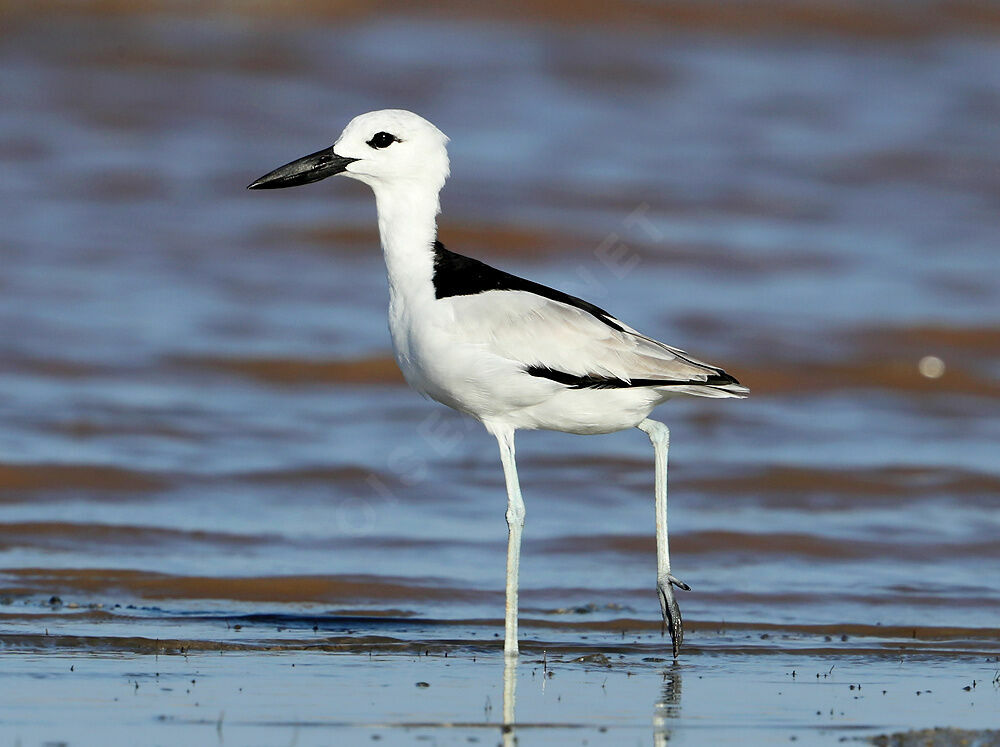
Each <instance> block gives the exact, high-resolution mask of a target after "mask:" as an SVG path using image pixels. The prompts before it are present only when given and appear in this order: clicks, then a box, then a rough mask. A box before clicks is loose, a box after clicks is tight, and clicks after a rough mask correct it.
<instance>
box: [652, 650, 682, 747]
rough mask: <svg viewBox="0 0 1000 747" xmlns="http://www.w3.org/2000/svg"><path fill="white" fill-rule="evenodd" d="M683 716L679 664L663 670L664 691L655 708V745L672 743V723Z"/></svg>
mask: <svg viewBox="0 0 1000 747" xmlns="http://www.w3.org/2000/svg"><path fill="white" fill-rule="evenodd" d="M680 715H681V668H680V665H678V664H677V662H674V663H673V664H671V665H670V666H668V667H666V668H665V669H664V670H663V689H662V690H661V691H660V699H659V700H658V701H657V703H656V705H654V706H653V744H654V745H655V747H661V745H665V744H666V743H667V742H669V741H670V722H671V721H674V720H676V719H678V718H679V717H680Z"/></svg>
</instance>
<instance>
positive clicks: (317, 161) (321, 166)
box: [247, 146, 358, 189]
mask: <svg viewBox="0 0 1000 747" xmlns="http://www.w3.org/2000/svg"><path fill="white" fill-rule="evenodd" d="M357 160H358V159H357V158H345V157H344V156H338V155H337V154H336V153H334V152H333V146H330V147H329V148H327V149H326V150H321V151H317V152H316V153H313V154H311V155H308V156H305V157H303V158H300V159H299V160H297V161H292V162H291V163H286V164H285V165H284V166H282V167H280V168H277V169H275V170H274V171H272V172H271V173H270V174H265V175H264V176H262V177H261V178H260V179H258V180H257V181H255V182H254V183H253V184H251V185H250V186H249V187H247V189H281V188H282V187H296V186H298V185H299V184H309V183H310V182H318V181H319V180H320V179H326V178H327V177H328V176H333V175H334V174H339V173H341V172H342V171H344V170H346V169H347V166H348V164H351V163H354V162H355V161H357Z"/></svg>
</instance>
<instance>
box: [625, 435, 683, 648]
mask: <svg viewBox="0 0 1000 747" xmlns="http://www.w3.org/2000/svg"><path fill="white" fill-rule="evenodd" d="M636 427H637V428H638V429H639V430H641V431H643V432H644V433H645V434H646V435H647V436H649V440H650V442H651V443H652V444H653V453H654V455H655V461H656V479H655V492H656V592H657V595H658V596H659V598H660V612H661V613H662V615H663V627H664V628H667V629H669V630H670V641H671V643H672V644H673V651H674V658H675V659H676V658H677V654H679V653H680V650H681V643H683V641H684V622H683V620H682V619H681V608H680V606H679V605H678V604H677V599H676V597H675V596H674V586H677V587H678V588H681V589H684V591H690V590H691V587H690V586H688V585H687V584H685V583H684V582H683V581H680V580H679V579H677V578H676V577H675V576H674V575H673V574H672V573H671V572H670V550H669V548H668V544H667V451H668V450H669V449H670V430H669V429H668V428H667V426H665V425H664V424H663V423H661V422H659V421H656V420H650V419H649V418H647V419H646V420H643V421H642V422H641V423H639V425H638V426H636Z"/></svg>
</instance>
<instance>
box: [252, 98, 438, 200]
mask: <svg viewBox="0 0 1000 747" xmlns="http://www.w3.org/2000/svg"><path fill="white" fill-rule="evenodd" d="M447 143H448V138H447V137H446V136H445V134H444V133H443V132H441V130H439V129H438V128H437V127H435V126H434V125H432V124H431V123H430V122H428V121H427V120H426V119H424V118H423V117H421V116H418V115H416V114H414V113H413V112H408V111H405V110H403V109H383V110H381V111H375V112H368V113H367V114H360V115H358V116H357V117H355V118H354V119H352V120H351V121H350V123H349V124H348V125H347V127H345V128H344V131H343V132H342V133H341V135H340V137H339V138H337V142H335V143H334V144H333V145H332V146H330V147H329V148H326V149H325V150H321V151H318V152H316V153H313V154H311V155H308V156H305V157H303V158H300V159H298V160H296V161H292V162H291V163H288V164H285V165H284V166H281V167H280V168H277V169H275V170H274V171H272V172H271V173H269V174H265V175H264V176H262V177H261V178H260V179H258V180H257V181H255V182H254V183H253V184H251V185H250V186H249V187H248V189H279V188H281V187H294V186H296V185H299V184H309V183H310V182H317V181H319V180H320V179H326V178H327V177H328V176H334V175H335V174H342V175H344V176H349V177H351V178H352V179H357V180H358V181H361V182H364V183H365V184H368V185H369V186H371V187H372V188H373V189H375V190H376V191H378V190H379V189H380V188H390V189H392V188H395V187H397V186H402V187H406V186H409V185H416V186H417V187H419V188H423V189H433V190H434V192H435V193H436V192H437V191H438V190H440V189H441V187H443V186H444V182H445V179H447V178H448V173H449V166H448V150H447V147H446V146H447Z"/></svg>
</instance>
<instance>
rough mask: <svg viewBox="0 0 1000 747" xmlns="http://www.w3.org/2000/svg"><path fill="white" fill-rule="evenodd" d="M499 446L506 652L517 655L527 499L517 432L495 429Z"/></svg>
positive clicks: (504, 644)
mask: <svg viewBox="0 0 1000 747" xmlns="http://www.w3.org/2000/svg"><path fill="white" fill-rule="evenodd" d="M491 430H492V431H493V435H494V436H496V439H497V443H499V444H500V461H501V462H502V463H503V476H504V480H505V481H506V483H507V531H508V534H507V604H506V614H505V615H504V639H503V652H504V655H505V656H508V657H511V656H517V585H518V584H517V576H518V570H519V568H520V565H521V530H522V529H523V528H524V500H523V499H522V498H521V486H520V484H519V483H518V480H517V465H516V464H515V463H514V429H513V428H499V429H496V430H493V429H491Z"/></svg>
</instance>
